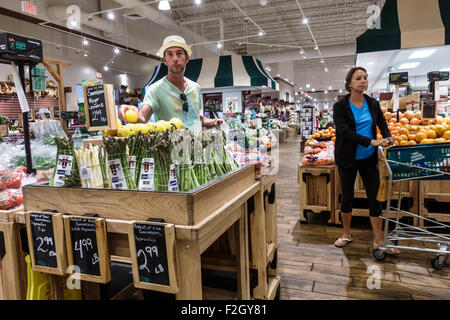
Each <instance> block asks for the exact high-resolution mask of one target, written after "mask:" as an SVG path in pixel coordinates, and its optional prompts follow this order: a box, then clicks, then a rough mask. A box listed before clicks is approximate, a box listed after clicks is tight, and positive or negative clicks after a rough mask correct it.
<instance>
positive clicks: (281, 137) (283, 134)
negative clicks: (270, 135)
mask: <svg viewBox="0 0 450 320" xmlns="http://www.w3.org/2000/svg"><path fill="white" fill-rule="evenodd" d="M278 141H279V143H285V142H286V131H285V130H278Z"/></svg>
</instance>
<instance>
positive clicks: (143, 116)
mask: <svg viewBox="0 0 450 320" xmlns="http://www.w3.org/2000/svg"><path fill="white" fill-rule="evenodd" d="M127 110H134V111H135V112H136V113H137V114H138V121H137V122H138V123H147V122H148V120H149V119H150V117H151V116H152V114H153V109H152V107H151V106H149V105H148V104H143V105H142V108H141V110H139V109H138V108H137V107H136V106H132V105H127V104H123V105H121V106H120V108H119V118H120V119H122V120H123V121H126V119H125V112H126V111H127Z"/></svg>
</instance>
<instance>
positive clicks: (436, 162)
mask: <svg viewBox="0 0 450 320" xmlns="http://www.w3.org/2000/svg"><path fill="white" fill-rule="evenodd" d="M378 159H379V167H380V172H381V184H380V190H379V192H378V196H377V199H378V200H379V201H384V200H386V201H387V203H386V209H385V210H384V211H383V214H382V216H381V218H382V219H384V220H385V221H384V244H383V246H381V247H379V248H377V249H375V250H374V252H373V255H374V257H375V259H376V260H378V261H383V260H384V259H385V258H386V255H387V254H386V249H387V248H397V249H402V250H415V251H422V252H431V253H435V254H436V256H435V257H434V258H433V259H432V260H431V264H432V266H433V267H434V268H435V269H438V270H440V269H442V268H443V267H444V266H445V264H446V263H447V258H448V254H449V252H450V251H449V245H450V233H448V234H446V233H445V232H448V231H449V230H450V226H448V225H446V224H443V223H440V222H437V221H435V220H431V219H427V218H425V217H423V216H419V215H417V214H414V213H412V212H408V211H405V210H401V209H400V207H401V199H402V182H403V181H408V180H450V143H432V144H423V145H422V144H421V145H407V146H395V147H391V148H388V149H386V151H385V152H384V151H383V148H381V147H379V148H378ZM394 181H395V182H398V183H399V191H398V201H397V208H394V207H391V192H392V184H393V182H394ZM390 210H392V211H396V213H397V217H396V219H392V218H391V217H390V215H391V212H390ZM400 213H402V215H403V216H411V217H416V218H418V219H423V220H425V221H427V222H428V224H427V226H425V227H423V228H419V227H416V226H412V225H409V224H407V223H404V222H400ZM449 214H450V212H449ZM418 221H420V220H418ZM425 221H424V222H425ZM389 222H392V223H394V229H393V231H391V232H390V233H389ZM424 224H425V223H424ZM433 231H435V232H433ZM438 231H440V232H441V233H437V232H438ZM401 240H407V241H409V242H408V243H409V244H411V243H412V244H416V243H417V244H418V245H420V242H423V244H425V243H427V244H431V245H430V246H431V247H433V249H432V248H428V247H424V246H423V245H422V247H412V246H401V245H399V243H398V242H399V241H401ZM435 245H436V246H437V248H435V247H434V246H435Z"/></svg>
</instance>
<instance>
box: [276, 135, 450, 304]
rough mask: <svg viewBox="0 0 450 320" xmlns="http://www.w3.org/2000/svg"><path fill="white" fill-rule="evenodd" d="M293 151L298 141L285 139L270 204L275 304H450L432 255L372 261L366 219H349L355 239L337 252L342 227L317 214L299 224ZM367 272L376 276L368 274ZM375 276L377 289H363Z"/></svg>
mask: <svg viewBox="0 0 450 320" xmlns="http://www.w3.org/2000/svg"><path fill="white" fill-rule="evenodd" d="M299 146H300V144H299V141H298V138H296V137H290V138H288V140H287V143H284V144H281V146H280V149H279V151H280V153H279V157H280V168H279V171H278V174H277V179H276V199H277V211H278V241H279V249H278V251H279V269H278V273H279V275H280V276H281V299H282V300H286V299H307V300H316V299H327V300H328V299H333V300H334V299H341V300H342V299H344V300H347V299H363V300H369V299H370V300H371V299H377V300H378V299H383V300H385V299H394V300H400V299H401V300H410V299H450V289H449V288H450V266H448V265H447V266H446V267H444V268H443V269H442V270H440V271H437V270H435V269H434V268H433V267H431V264H430V260H431V258H432V257H434V254H432V253H423V252H414V251H403V252H402V253H401V254H400V255H399V256H397V257H392V256H388V257H387V258H386V260H384V261H383V262H377V261H376V260H375V258H374V257H373V255H372V246H371V244H372V232H371V228H370V225H369V221H368V218H364V217H360V218H354V219H353V220H354V221H353V222H354V228H352V234H353V236H354V239H355V240H354V241H353V242H352V243H351V244H349V245H348V246H347V247H345V248H343V249H342V248H336V247H335V246H334V245H333V243H334V241H335V239H337V238H338V237H339V236H340V235H341V233H342V228H341V227H336V226H329V225H327V222H326V221H327V219H326V217H320V215H319V216H317V217H312V219H313V220H314V221H312V222H311V223H309V224H300V222H299V187H298V185H297V165H298V163H299V162H300V159H301V155H300V147H299ZM316 218H317V219H316ZM449 263H450V259H449ZM368 269H370V270H374V269H375V270H377V269H378V270H379V271H378V272H375V274H374V272H373V271H372V272H368ZM377 273H378V274H379V275H380V278H381V282H380V288H379V289H376V288H374V289H372V290H371V289H368V286H367V283H368V282H369V283H372V284H373V283H374V282H373V281H371V280H372V279H373V278H374V276H376V274H377ZM369 277H371V278H369Z"/></svg>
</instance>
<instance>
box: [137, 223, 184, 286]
mask: <svg viewBox="0 0 450 320" xmlns="http://www.w3.org/2000/svg"><path fill="white" fill-rule="evenodd" d="M174 231H175V229H174V226H173V225H172V224H165V223H156V222H134V223H133V224H132V228H131V229H130V233H129V242H130V250H131V260H132V265H133V279H134V285H135V287H137V288H143V289H149V290H155V291H162V292H168V293H176V292H178V286H177V281H176V273H175V268H174V245H175V232H174Z"/></svg>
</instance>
